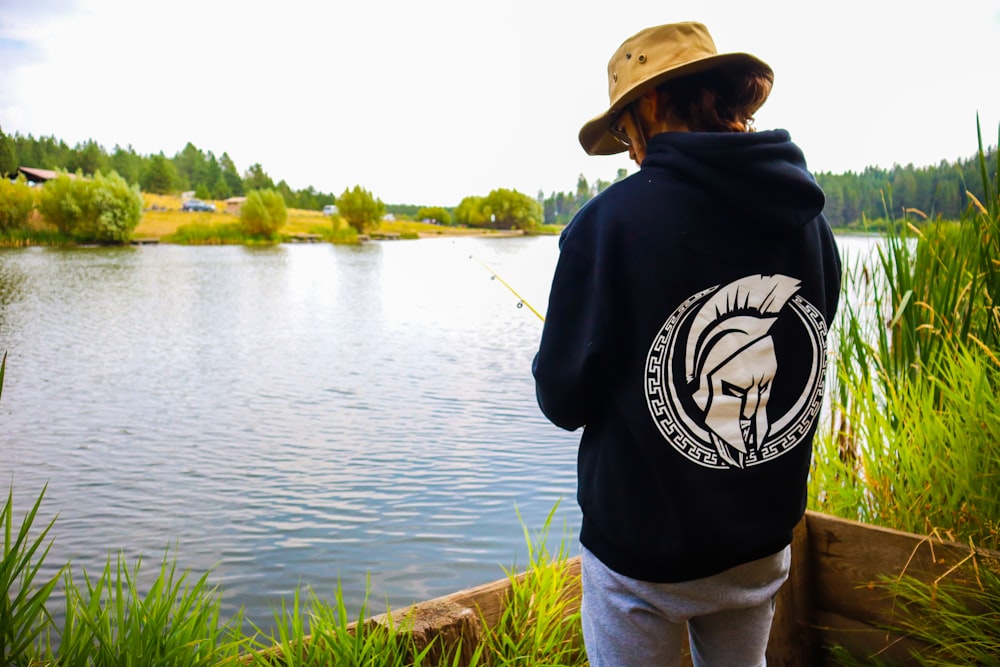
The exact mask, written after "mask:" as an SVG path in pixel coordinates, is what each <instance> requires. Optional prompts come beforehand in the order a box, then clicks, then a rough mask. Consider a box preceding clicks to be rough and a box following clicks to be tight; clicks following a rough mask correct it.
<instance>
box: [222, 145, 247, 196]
mask: <svg viewBox="0 0 1000 667" xmlns="http://www.w3.org/2000/svg"><path fill="white" fill-rule="evenodd" d="M219 167H221V168H222V177H223V178H224V179H226V185H228V186H229V192H230V193H231V194H230V196H232V197H235V196H239V195H242V194H243V193H244V192H246V190H245V189H244V188H243V179H242V178H240V172H239V171H237V170H236V165H235V164H234V163H233V159H232V158H231V157H229V153H223V154H222V157H220V158H219Z"/></svg>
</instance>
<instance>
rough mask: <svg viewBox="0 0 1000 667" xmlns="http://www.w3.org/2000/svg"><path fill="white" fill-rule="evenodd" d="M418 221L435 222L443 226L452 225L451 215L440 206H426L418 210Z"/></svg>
mask: <svg viewBox="0 0 1000 667" xmlns="http://www.w3.org/2000/svg"><path fill="white" fill-rule="evenodd" d="M417 220H433V221H435V222H437V223H438V224H441V225H450V224H451V214H450V213H448V211H447V210H446V209H444V208H442V207H440V206H425V207H423V208H421V209H418V210H417Z"/></svg>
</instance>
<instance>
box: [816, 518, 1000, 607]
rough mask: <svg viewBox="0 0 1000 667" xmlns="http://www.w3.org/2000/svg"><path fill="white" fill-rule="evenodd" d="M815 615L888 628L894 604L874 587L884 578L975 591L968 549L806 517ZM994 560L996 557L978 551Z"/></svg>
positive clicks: (882, 529)
mask: <svg viewBox="0 0 1000 667" xmlns="http://www.w3.org/2000/svg"><path fill="white" fill-rule="evenodd" d="M807 525H808V528H809V545H810V549H811V551H812V564H813V572H814V582H815V606H816V609H817V610H822V611H830V612H835V613H837V614H840V615H842V616H846V617H848V618H853V619H855V620H859V621H866V622H870V623H873V624H879V623H887V622H889V621H890V620H891V619H892V618H893V614H894V612H895V611H896V610H897V607H896V603H895V601H894V600H893V599H891V598H889V597H888V596H887V595H886V593H885V591H884V590H882V589H880V588H879V587H878V586H877V584H878V583H879V581H880V578H881V577H882V576H890V577H897V576H900V575H902V574H904V573H905V574H907V575H910V576H913V577H916V578H918V579H920V580H921V581H924V582H933V581H935V580H937V579H938V578H940V577H943V576H945V575H947V577H948V580H949V581H951V582H954V583H958V584H963V585H965V584H967V585H969V586H975V585H976V584H975V570H974V567H973V564H972V561H971V560H970V555H971V553H972V549H971V547H969V546H966V545H962V544H958V543H955V542H947V541H943V540H940V539H938V538H936V537H927V536H921V535H915V534H913V533H905V532H902V531H898V530H892V529H889V528H880V527H876V526H870V525H866V524H862V523H859V522H856V521H848V520H846V519H838V518H835V517H831V516H828V515H825V514H818V513H815V512H809V513H807ZM977 552H978V553H979V554H980V555H981V556H984V557H989V558H998V557H1000V553H998V552H995V551H987V550H977Z"/></svg>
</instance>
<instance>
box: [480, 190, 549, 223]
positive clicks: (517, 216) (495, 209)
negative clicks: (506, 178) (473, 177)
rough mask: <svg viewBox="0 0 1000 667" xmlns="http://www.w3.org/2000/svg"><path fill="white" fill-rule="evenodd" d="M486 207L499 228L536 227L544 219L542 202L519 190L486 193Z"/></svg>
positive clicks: (492, 220)
mask: <svg viewBox="0 0 1000 667" xmlns="http://www.w3.org/2000/svg"><path fill="white" fill-rule="evenodd" d="M486 208H488V209H489V212H490V224H491V226H493V227H495V228H497V229H534V228H535V227H537V226H538V225H539V224H540V223H541V221H542V206H541V204H539V203H538V202H537V201H535V200H534V199H532V198H531V197H529V196H528V195H526V194H524V193H521V192H518V191H517V190H508V189H506V188H497V189H496V190H493V191H492V192H490V193H489V194H488V195H486Z"/></svg>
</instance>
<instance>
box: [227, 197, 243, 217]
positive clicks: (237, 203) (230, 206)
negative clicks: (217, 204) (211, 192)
mask: <svg viewBox="0 0 1000 667" xmlns="http://www.w3.org/2000/svg"><path fill="white" fill-rule="evenodd" d="M246 200H247V198H246V197H230V198H229V199H227V200H226V201H225V204H226V213H232V214H233V215H239V214H240V211H242V210H243V202H245V201H246Z"/></svg>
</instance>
